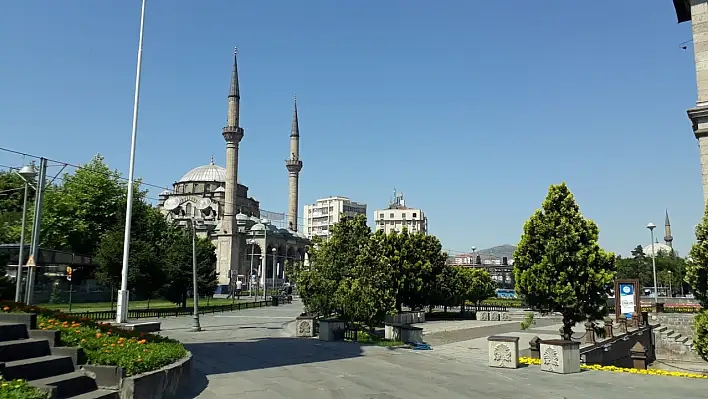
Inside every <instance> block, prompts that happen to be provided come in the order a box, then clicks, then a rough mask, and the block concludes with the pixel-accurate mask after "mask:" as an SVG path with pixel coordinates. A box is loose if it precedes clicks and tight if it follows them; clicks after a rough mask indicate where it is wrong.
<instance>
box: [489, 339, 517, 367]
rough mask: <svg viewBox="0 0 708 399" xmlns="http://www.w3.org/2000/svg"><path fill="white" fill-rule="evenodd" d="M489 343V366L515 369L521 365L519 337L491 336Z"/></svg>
mask: <svg viewBox="0 0 708 399" xmlns="http://www.w3.org/2000/svg"><path fill="white" fill-rule="evenodd" d="M487 342H488V343H489V367H501V368H506V369H515V368H518V367H519V337H504V336H491V337H488V338H487Z"/></svg>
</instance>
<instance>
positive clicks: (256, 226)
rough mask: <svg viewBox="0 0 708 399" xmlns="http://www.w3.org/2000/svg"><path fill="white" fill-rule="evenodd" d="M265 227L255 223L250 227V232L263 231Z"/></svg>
mask: <svg viewBox="0 0 708 399" xmlns="http://www.w3.org/2000/svg"><path fill="white" fill-rule="evenodd" d="M264 230H265V226H264V225H263V224H262V223H256V224H254V225H253V226H252V227H251V231H264Z"/></svg>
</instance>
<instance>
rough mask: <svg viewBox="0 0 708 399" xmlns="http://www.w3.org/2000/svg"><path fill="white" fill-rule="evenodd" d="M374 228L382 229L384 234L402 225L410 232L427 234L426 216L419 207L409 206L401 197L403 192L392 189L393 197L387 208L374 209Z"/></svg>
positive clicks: (398, 229)
mask: <svg viewBox="0 0 708 399" xmlns="http://www.w3.org/2000/svg"><path fill="white" fill-rule="evenodd" d="M374 220H375V221H376V230H383V231H384V232H385V233H386V234H388V233H390V232H392V231H399V232H400V231H402V230H403V228H404V227H406V228H407V229H408V231H409V232H411V233H417V232H421V233H423V234H428V218H427V217H425V213H424V212H423V210H422V209H419V208H409V207H407V206H406V201H405V199H404V198H403V193H397V192H396V190H395V189H394V190H393V199H392V200H391V201H390V202H389V205H388V208H386V209H380V210H379V209H377V210H375V211H374Z"/></svg>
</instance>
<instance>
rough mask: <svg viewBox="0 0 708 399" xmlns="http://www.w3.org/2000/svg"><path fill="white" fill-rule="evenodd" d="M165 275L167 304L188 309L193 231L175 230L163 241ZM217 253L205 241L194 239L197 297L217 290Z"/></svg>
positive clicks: (190, 290)
mask: <svg viewBox="0 0 708 399" xmlns="http://www.w3.org/2000/svg"><path fill="white" fill-rule="evenodd" d="M165 244H166V247H165V249H164V259H165V265H164V272H165V281H166V284H165V285H164V287H163V289H162V292H163V294H164V296H165V298H167V299H168V300H169V301H172V302H173V303H176V304H179V305H180V306H182V307H186V306H187V299H188V297H189V296H190V295H191V293H192V282H193V257H192V232H191V231H190V230H189V229H182V228H176V229H175V230H173V231H172V232H171V234H169V237H168V238H167V239H166V240H165ZM216 283H217V280H216V253H215V252H214V245H213V244H212V243H211V241H209V239H207V238H199V239H198V240H197V290H198V291H199V292H198V293H199V294H200V296H204V295H213V294H214V291H215V290H216Z"/></svg>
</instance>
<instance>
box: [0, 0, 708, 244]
mask: <svg viewBox="0 0 708 399" xmlns="http://www.w3.org/2000/svg"><path fill="white" fill-rule="evenodd" d="M671 3H672V2H671V1H669V0H647V1H644V2H642V4H641V6H638V5H637V3H636V2H615V1H604V2H580V1H561V0H555V1H543V2H537V1H533V2H531V1H521V0H516V1H511V0H510V1H505V2H502V3H498V2H489V1H470V0H459V1H458V0H456V1H452V0H448V1H444V2H430V1H420V0H416V1H413V0H389V1H374V0H370V1H356V2H342V1H328V0H321V1H304V0H303V1H227V0H220V1H216V0H212V1H201V2H195V1H183V0H182V1H176V0H175V1H168V0H151V1H148V12H147V21H146V33H145V46H144V59H143V80H142V91H141V103H140V105H141V107H140V125H139V132H138V152H137V163H136V175H138V176H141V177H142V178H143V179H144V180H145V181H146V182H149V183H153V184H159V185H164V186H169V185H171V184H172V182H174V181H175V180H177V179H179V178H180V177H181V176H182V175H183V174H184V173H185V172H187V171H188V170H189V169H191V168H192V167H195V166H198V165H202V164H206V163H208V161H209V158H210V156H211V155H212V154H214V156H215V159H216V162H217V163H219V164H222V165H223V164H224V155H225V150H224V140H223V138H222V136H221V127H222V126H223V125H224V123H225V120H226V96H227V94H228V83H229V75H230V71H231V60H232V51H233V47H234V46H238V47H239V61H240V63H239V68H240V78H241V121H242V125H243V127H244V128H245V130H246V135H245V137H244V139H243V142H242V144H241V151H240V161H239V165H240V168H239V177H240V180H241V182H242V183H244V184H246V185H248V186H249V187H250V193H251V194H252V195H253V196H254V197H256V198H257V199H258V200H260V201H261V205H262V207H263V208H265V209H268V210H273V211H280V212H283V211H285V209H286V208H287V192H288V187H287V184H288V183H287V172H286V170H285V166H284V159H285V158H287V157H288V153H289V151H288V136H289V130H290V120H291V115H292V96H293V94H294V93H297V97H298V104H299V106H300V132H301V158H302V159H303V161H304V169H303V171H302V174H301V178H300V206H301V207H302V205H304V204H306V203H311V202H313V201H314V200H315V199H317V198H320V197H324V196H329V195H346V196H350V197H351V198H352V199H353V200H356V201H360V202H364V203H367V204H368V206H369V217H371V215H372V213H373V210H374V209H376V208H382V207H385V206H386V204H387V200H388V198H389V197H390V196H391V192H392V190H393V187H394V186H395V187H396V188H398V189H399V190H401V191H403V192H404V193H405V195H406V200H407V203H408V205H411V206H415V207H420V208H423V209H424V210H425V212H426V214H427V216H428V218H429V223H430V229H431V232H432V233H433V234H435V235H437V236H438V237H439V238H440V239H441V240H442V242H443V245H444V247H445V248H450V249H454V250H462V251H464V250H469V248H470V247H471V246H472V245H475V246H476V247H477V248H485V247H489V246H492V245H498V244H504V243H511V244H516V243H517V242H518V240H519V237H520V234H521V231H522V226H523V223H524V221H525V220H526V219H527V218H528V217H529V216H530V215H531V214H532V213H533V211H534V210H535V209H536V208H538V207H539V205H540V203H541V202H542V200H543V198H544V197H545V195H546V191H547V189H548V186H549V185H550V184H553V183H560V182H561V181H563V180H565V181H566V182H567V183H568V184H569V186H570V188H571V190H572V191H573V192H574V193H575V195H576V198H577V201H578V202H579V204H580V206H581V210H582V211H583V213H584V214H585V215H586V216H587V217H589V218H592V219H594V220H595V221H596V222H597V223H598V224H599V226H600V230H601V232H600V241H601V244H602V245H603V246H604V247H605V248H606V249H607V250H612V251H617V252H620V253H625V254H627V253H629V251H630V250H631V249H632V248H633V247H634V246H635V245H637V244H648V243H649V241H650V240H649V233H648V231H647V230H646V228H645V225H646V224H647V223H648V222H650V221H652V222H654V223H656V224H657V225H660V226H663V218H664V209H665V208H668V209H669V212H670V215H671V220H672V224H673V235H674V237H675V241H674V242H675V247H676V248H677V249H678V250H679V251H680V252H681V253H682V254H684V255H685V254H686V253H687V251H688V249H689V247H690V245H691V243H692V242H693V240H694V235H693V227H694V225H695V224H696V223H697V222H699V220H700V218H701V215H702V211H703V209H702V207H703V205H702V190H701V183H700V180H701V178H700V165H699V160H698V149H697V142H696V140H695V138H694V137H693V133H692V131H691V126H690V123H689V120H688V118H687V116H686V112H685V110H686V109H687V108H690V107H692V106H694V105H695V101H696V88H695V71H694V65H693V54H692V47H690V46H689V50H688V51H682V50H681V49H680V48H679V43H680V42H683V41H685V40H689V39H690V38H691V34H690V32H691V30H690V29H691V27H690V24H682V25H678V24H677V23H676V17H675V13H674V10H673V7H672V4H671ZM443 5H444V6H443ZM2 8H3V10H2V12H1V13H0V38H2V39H0V54H2V56H1V57H2V58H1V59H2V62H0V110H1V111H0V132H2V133H1V134H0V137H1V138H2V139H1V140H0V146H2V147H9V148H13V149H17V150H21V151H26V152H29V153H33V154H37V155H43V156H46V157H48V158H51V159H57V160H62V161H67V162H71V163H84V162H86V161H87V160H89V159H90V158H91V156H92V155H93V154H95V153H98V152H100V153H101V154H103V155H105V156H106V159H107V162H108V163H109V164H110V165H111V166H112V167H114V168H118V169H120V170H121V171H123V172H127V167H128V157H129V147H130V129H131V117H132V106H133V90H134V79H135V60H136V50H137V42H138V28H139V18H140V0H122V1H101V2H99V1H94V2H88V1H49V0H45V1H35V0H23V1H8V2H4V3H3V6H2ZM0 163H1V164H5V165H7V164H11V165H16V164H17V165H19V164H21V163H22V158H21V157H17V156H12V155H8V154H1V153H0ZM156 194H157V193H156V192H152V194H151V195H153V196H155V195H156ZM301 209H302V208H301ZM659 234H660V236H663V232H659Z"/></svg>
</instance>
